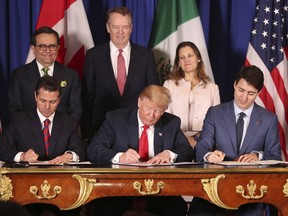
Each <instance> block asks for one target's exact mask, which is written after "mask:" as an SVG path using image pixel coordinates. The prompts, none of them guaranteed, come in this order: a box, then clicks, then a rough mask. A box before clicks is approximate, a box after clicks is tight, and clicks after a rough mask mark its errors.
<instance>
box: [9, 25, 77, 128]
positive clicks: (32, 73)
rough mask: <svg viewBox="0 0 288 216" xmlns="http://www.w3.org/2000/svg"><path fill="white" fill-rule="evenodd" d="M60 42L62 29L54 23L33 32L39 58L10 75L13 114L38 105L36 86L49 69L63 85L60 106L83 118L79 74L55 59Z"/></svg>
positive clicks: (69, 112) (11, 110)
mask: <svg viewBox="0 0 288 216" xmlns="http://www.w3.org/2000/svg"><path fill="white" fill-rule="evenodd" d="M59 44H60V39H59V35H58V33H57V32H56V31H54V30H53V29H52V28H50V27H46V26H45V27H41V28H39V29H37V30H36V31H35V32H34V33H33V35H32V38H31V46H30V48H31V49H32V51H33V53H34V55H35V59H34V60H33V61H32V62H30V63H28V64H26V65H23V66H20V67H19V68H16V69H15V70H14V71H13V72H12V74H11V78H10V83H9V90H8V96H9V109H10V116H11V117H12V118H13V116H14V114H15V113H16V112H21V111H29V110H33V109H34V108H35V107H36V103H35V98H34V89H35V86H36V83H37V81H38V80H39V78H40V77H42V76H43V75H44V74H45V73H46V70H48V71H47V74H48V75H50V76H53V77H54V78H55V79H57V80H58V81H59V82H60V85H61V91H62V98H61V102H60V104H59V106H58V108H57V110H58V111H61V112H64V113H68V114H69V115H71V116H73V117H74V118H75V120H76V121H77V122H78V123H79V122H80V120H81V115H82V101H81V83H80V80H79V75H78V74H77V72H76V71H74V70H73V69H70V68H68V67H66V66H64V65H62V64H60V63H58V62H57V61H55V60H56V57H57V54H58V50H59ZM44 71H45V72H44Z"/></svg>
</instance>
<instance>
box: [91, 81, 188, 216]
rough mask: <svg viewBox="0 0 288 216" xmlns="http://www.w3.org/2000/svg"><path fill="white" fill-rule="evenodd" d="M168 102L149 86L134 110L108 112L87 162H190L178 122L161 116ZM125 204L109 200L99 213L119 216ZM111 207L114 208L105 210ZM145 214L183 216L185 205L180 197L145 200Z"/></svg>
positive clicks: (165, 92) (166, 95) (167, 96)
mask: <svg viewBox="0 0 288 216" xmlns="http://www.w3.org/2000/svg"><path fill="white" fill-rule="evenodd" d="M170 102H171V97H170V92H169V90H168V89H166V88H165V87H162V86H157V85H150V86H147V87H146V88H145V89H144V90H143V91H142V92H141V93H140V96H139V97H138V109H137V108H136V107H132V108H125V109H118V110H114V111H111V112H108V113H107V115H106V119H105V121H104V122H103V124H102V126H101V127H100V129H99V130H98V131H97V132H96V134H95V135H94V137H93V139H92V141H91V143H90V144H89V146H88V149H87V155H88V159H89V160H90V161H91V162H93V163H96V164H104V165H107V164H111V163H112V162H113V163H118V162H120V163H128V164H130V163H139V162H140V161H142V163H143V161H145V162H144V163H148V164H165V163H172V162H175V161H176V162H183V161H192V159H193V149H192V147H191V146H190V144H189V142H188V140H187V139H186V137H185V135H184V134H183V132H182V131H181V129H180V119H179V118H178V117H176V116H174V115H172V114H169V113H166V112H165V110H166V109H167V107H168V104H169V103H170ZM145 126H146V127H147V129H146V132H147V137H148V140H147V142H148V143H147V151H144V152H146V156H145V155H143V154H142V152H141V137H142V133H143V131H144V128H145ZM145 158H146V159H145ZM128 199H129V198H128ZM108 200H109V199H108ZM115 200H117V201H115ZM125 200H127V198H125V197H121V198H120V199H119V198H115V199H114V198H111V199H110V200H109V201H107V203H108V204H107V206H106V208H105V207H104V206H105V204H103V203H101V205H100V204H99V210H100V209H102V210H103V211H104V213H103V215H113V216H114V215H121V214H122V213H123V211H125V210H127V209H125V208H127V206H129V205H128V204H127V205H125V204H123V202H124V201H125ZM118 203H119V205H118V206H117V204H118ZM114 204H115V205H116V206H115V208H112V207H110V208H109V206H111V205H114ZM95 205H97V201H96V204H95ZM101 207H102V208H101ZM147 210H148V211H150V212H152V213H154V214H157V215H166V216H169V215H171V216H175V215H177V216H181V215H183V216H184V215H186V211H187V205H186V203H185V201H184V200H183V199H182V197H148V198H147ZM110 211H111V212H110ZM97 213H98V212H97ZM100 215H102V214H100Z"/></svg>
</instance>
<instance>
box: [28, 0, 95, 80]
mask: <svg viewBox="0 0 288 216" xmlns="http://www.w3.org/2000/svg"><path fill="white" fill-rule="evenodd" d="M42 26H50V27H51V28H53V29H54V30H55V31H57V32H58V34H59V36H60V49H59V53H58V56H57V61H58V62H60V63H62V64H65V65H67V66H68V67H71V68H73V69H75V70H76V71H78V73H79V76H80V78H82V75H83V64H84V59H85V53H86V51H87V50H88V49H90V48H92V47H93V46H94V42H93V38H92V35H91V31H90V27H89V23H88V20H87V16H86V12H85V9H84V5H83V2H82V0H43V3H42V6H41V10H40V14H39V17H38V21H37V25H36V29H37V28H39V27H42ZM34 58H35V57H34V55H33V53H32V51H31V50H30V51H29V53H28V57H27V60H26V62H30V61H32V60H33V59H34Z"/></svg>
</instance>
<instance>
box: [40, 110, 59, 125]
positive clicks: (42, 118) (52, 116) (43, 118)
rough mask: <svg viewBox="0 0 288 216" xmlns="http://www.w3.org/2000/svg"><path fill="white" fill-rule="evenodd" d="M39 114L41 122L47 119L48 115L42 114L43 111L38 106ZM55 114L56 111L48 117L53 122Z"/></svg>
mask: <svg viewBox="0 0 288 216" xmlns="http://www.w3.org/2000/svg"><path fill="white" fill-rule="evenodd" d="M37 114H38V116H39V119H40V122H41V123H43V122H44V121H45V119H47V117H45V116H43V115H42V114H41V112H40V111H39V109H38V108H37ZM54 116H55V112H54V113H53V114H52V115H51V116H49V117H48V119H49V120H50V122H51V123H52V122H53V119H54Z"/></svg>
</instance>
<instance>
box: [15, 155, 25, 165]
mask: <svg viewBox="0 0 288 216" xmlns="http://www.w3.org/2000/svg"><path fill="white" fill-rule="evenodd" d="M23 153H24V152H18V153H17V154H16V155H15V157H14V162H17V163H18V162H21V155H22V154H23Z"/></svg>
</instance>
